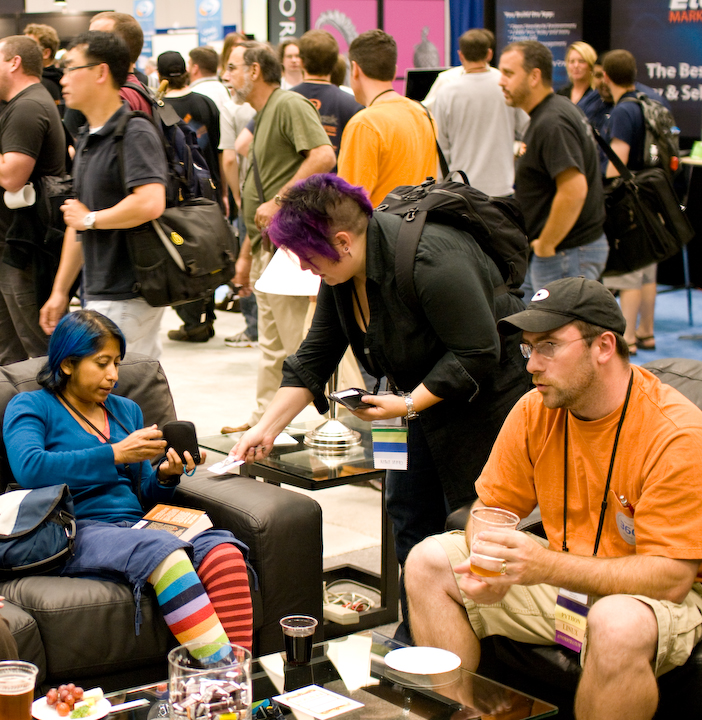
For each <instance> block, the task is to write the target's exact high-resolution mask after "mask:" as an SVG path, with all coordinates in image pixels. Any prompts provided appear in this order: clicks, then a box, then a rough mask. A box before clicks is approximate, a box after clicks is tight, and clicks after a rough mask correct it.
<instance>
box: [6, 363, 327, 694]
mask: <svg viewBox="0 0 702 720" xmlns="http://www.w3.org/2000/svg"><path fill="white" fill-rule="evenodd" d="M42 363H43V360H42V359H40V358H36V359H32V360H27V361H25V362H21V363H16V364H14V365H9V366H5V367H2V368H0V428H1V427H2V424H1V423H2V418H3V417H4V413H5V408H6V407H7V403H8V402H9V401H10V399H11V398H12V397H13V396H14V395H15V394H17V393H19V392H24V391H27V390H35V389H37V388H38V385H37V383H36V379H35V378H36V374H37V371H38V370H39V368H40V367H41V365H42ZM115 392H116V393H118V394H120V395H125V396H127V397H129V398H131V399H133V400H134V401H136V402H137V403H139V405H140V406H141V408H142V411H143V413H144V422H145V424H146V425H150V424H152V423H156V424H158V425H159V427H160V426H162V425H163V424H164V423H165V422H167V421H169V420H173V419H175V416H176V414H175V408H174V406H173V399H172V397H171V393H170V389H169V387H168V381H167V380H166V376H165V375H164V373H163V370H162V368H161V365H160V364H159V363H158V362H157V361H155V360H152V359H150V358H147V357H145V356H143V355H138V354H130V353H127V355H126V357H125V359H124V361H123V363H122V366H121V368H120V377H119V385H118V387H117V389H116V391H115ZM203 402H207V400H206V399H205V398H203ZM12 480H13V478H12V474H11V472H10V468H9V465H8V463H7V458H6V454H5V447H4V444H3V443H2V442H0V488H2V489H3V490H4V489H5V487H6V486H7V484H8V483H9V482H11V481H12ZM174 504H176V505H182V506H184V507H195V508H201V509H203V510H206V511H207V513H208V515H209V516H210V518H211V519H212V522H213V523H214V526H215V527H221V528H226V529H228V530H231V531H232V532H233V533H234V534H235V535H236V536H237V537H238V538H240V539H241V540H242V541H243V542H245V543H246V544H247V545H248V546H249V548H250V561H251V564H252V566H253V568H254V570H255V572H256V575H257V578H258V584H257V588H256V589H253V588H254V584H253V581H252V598H253V606H254V647H253V652H254V656H257V655H264V654H266V653H271V652H275V651H278V650H282V649H283V638H282V633H281V631H280V626H279V624H278V621H279V619H280V618H281V617H283V616H284V615H287V614H291V613H304V614H308V615H313V616H314V617H316V618H318V619H319V620H320V638H318V639H321V625H322V623H321V619H322V518H321V509H320V507H319V505H318V504H317V503H316V502H315V501H314V500H312V499H311V498H309V497H307V496H305V495H301V494H299V493H295V492H291V491H289V490H285V489H282V488H280V487H276V486H274V485H268V484H265V483H262V482H258V481H256V480H254V479H251V478H245V477H239V476H223V477H221V476H214V475H212V474H211V473H208V472H207V471H206V470H205V469H204V468H198V470H197V472H196V473H195V475H194V476H193V477H190V478H188V477H186V476H183V478H182V481H181V484H180V486H179V488H178V491H177V493H176V497H175V499H174ZM250 580H252V578H251V576H250ZM0 595H4V596H5V598H6V601H5V607H4V608H3V609H2V610H0V613H1V614H2V615H4V617H5V618H7V620H8V622H9V624H10V628H11V630H12V633H13V635H14V637H15V639H16V641H17V645H18V647H19V653H20V657H21V658H22V659H23V660H28V661H30V662H33V663H35V664H36V665H37V666H38V667H39V679H38V682H39V683H40V686H41V687H42V688H47V687H50V686H56V685H57V684H60V683H63V682H75V683H77V684H79V685H82V686H83V687H86V688H87V687H95V686H100V687H102V688H103V689H105V690H116V689H119V688H124V687H130V686H135V685H140V684H144V683H147V682H155V681H157V680H161V679H164V678H166V677H167V663H166V655H167V653H168V650H169V649H170V648H171V647H172V646H174V645H175V644H176V641H175V639H174V638H173V636H172V635H171V633H170V631H169V630H168V627H167V626H166V624H165V622H164V620H163V618H162V616H161V613H160V610H159V608H158V604H157V602H156V599H155V596H154V594H153V591H152V589H151V587H150V586H147V587H146V588H145V589H144V594H143V597H142V602H141V610H142V614H143V623H142V626H141V632H140V634H139V635H138V636H136V635H135V624H134V619H135V606H134V599H133V595H132V590H131V587H130V586H127V585H122V584H119V583H113V582H107V581H98V580H88V579H82V578H61V577H50V576H36V577H26V578H20V579H12V580H9V581H4V582H0Z"/></svg>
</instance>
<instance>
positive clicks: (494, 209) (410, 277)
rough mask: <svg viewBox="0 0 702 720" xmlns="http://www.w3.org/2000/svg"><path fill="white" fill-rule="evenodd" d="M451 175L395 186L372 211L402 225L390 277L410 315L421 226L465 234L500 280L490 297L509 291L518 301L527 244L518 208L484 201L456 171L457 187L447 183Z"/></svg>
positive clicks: (500, 201)
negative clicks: (494, 267) (446, 227)
mask: <svg viewBox="0 0 702 720" xmlns="http://www.w3.org/2000/svg"><path fill="white" fill-rule="evenodd" d="M455 174H456V173H451V175H449V177H448V178H447V179H446V180H443V181H442V182H438V183H437V182H436V181H435V180H434V179H433V178H427V180H425V181H424V182H423V183H422V184H421V185H401V186H400V187H396V188H395V189H394V190H393V191H392V192H390V193H388V194H387V195H386V196H385V198H384V199H383V202H382V203H381V204H380V205H379V206H378V207H377V208H376V211H377V212H387V213H392V214H393V215H400V216H401V217H402V218H403V220H404V222H403V223H402V225H401V227H400V233H399V235H398V238H397V246H396V249H395V277H396V281H397V289H398V292H399V293H400V297H401V298H402V300H403V302H404V303H405V304H406V305H407V307H409V308H410V309H411V310H413V311H415V312H417V311H419V310H420V305H419V299H418V298H417V292H416V290H415V287H414V260H415V256H416V254H417V246H418V245H419V240H420V238H421V235H422V230H423V229H424V223H426V222H432V223H440V224H443V225H450V226H451V227H454V228H457V229H458V230H463V231H465V232H467V233H470V235H471V236H472V237H473V238H474V239H475V241H476V242H477V243H478V245H479V246H480V248H481V249H482V250H483V252H485V254H486V255H488V256H489V257H490V258H491V259H492V260H493V261H494V262H495V264H496V265H497V267H498V269H499V271H500V273H501V275H502V279H503V281H504V284H503V285H501V286H499V287H497V288H495V294H496V295H501V294H504V293H508V292H511V293H513V294H515V295H518V296H519V297H521V292H520V290H519V288H520V287H521V285H522V283H523V282H524V275H525V274H526V270H527V263H528V260H529V240H528V238H527V234H526V229H525V227H524V218H523V217H522V213H521V210H520V209H519V205H518V204H517V202H516V201H515V200H513V199H511V198H503V197H488V196H487V195H486V194H485V193H482V192H480V190H477V189H476V188H473V187H471V186H470V185H469V184H468V178H467V177H466V175H465V173H463V172H462V171H458V174H459V175H460V176H461V178H462V179H463V182H456V181H454V180H451V177H453V175H455Z"/></svg>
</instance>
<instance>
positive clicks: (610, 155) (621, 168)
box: [591, 125, 634, 182]
mask: <svg viewBox="0 0 702 720" xmlns="http://www.w3.org/2000/svg"><path fill="white" fill-rule="evenodd" d="M591 127H592V132H593V135H594V136H595V140H597V144H598V145H599V146H600V147H601V148H602V150H603V151H604V154H605V155H606V156H607V159H608V160H609V161H610V162H611V163H612V165H614V167H615V168H616V170H617V172H618V173H619V175H620V177H621V178H622V179H623V180H625V181H627V182H629V181H631V180H633V179H634V175H633V174H632V172H631V170H629V168H628V167H627V166H626V165H625V164H624V163H623V162H622V161H621V158H620V157H619V155H617V153H615V152H614V150H612V146H611V145H610V144H609V143H608V142H607V141H606V140H605V139H604V138H603V137H602V135H600V131H599V130H598V129H597V128H596V127H595V126H594V125H592V126H591Z"/></svg>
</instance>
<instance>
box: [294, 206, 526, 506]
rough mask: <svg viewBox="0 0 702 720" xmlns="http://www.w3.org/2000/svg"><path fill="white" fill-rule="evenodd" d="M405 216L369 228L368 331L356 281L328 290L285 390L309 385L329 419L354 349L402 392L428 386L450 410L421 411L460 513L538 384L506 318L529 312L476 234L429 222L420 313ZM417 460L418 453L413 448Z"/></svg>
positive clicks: (419, 267)
mask: <svg viewBox="0 0 702 720" xmlns="http://www.w3.org/2000/svg"><path fill="white" fill-rule="evenodd" d="M400 222H401V219H400V218H399V217H396V216H393V215H385V214H383V213H376V214H375V215H374V216H373V219H372V220H371V222H370V224H369V226H368V237H367V245H366V276H367V281H366V290H367V294H368V303H369V305H370V322H369V326H368V332H367V334H364V333H363V332H362V331H361V329H360V328H359V326H358V323H357V322H356V319H355V317H354V312H353V294H352V290H351V288H352V283H353V281H352V280H350V281H348V282H346V283H344V284H342V285H338V286H334V287H330V286H328V285H326V284H325V283H322V286H321V288H320V292H319V296H318V299H317V310H316V312H315V316H314V320H313V322H312V327H311V328H310V331H309V333H308V335H307V338H306V339H305V341H304V342H303V343H302V345H301V346H300V349H299V350H298V352H297V353H296V354H295V355H293V356H291V357H289V358H287V359H286V361H285V365H284V368H283V383H282V385H283V386H292V387H307V388H308V389H309V390H310V391H311V392H312V393H313V394H314V396H315V405H316V407H317V409H318V410H319V411H320V412H324V411H325V410H326V408H327V401H326V398H325V397H324V385H325V383H326V382H327V380H328V379H329V377H330V376H331V374H332V372H333V370H334V368H335V367H336V365H337V364H338V362H339V360H340V359H341V357H342V355H343V354H344V352H345V350H346V348H347V347H348V345H349V343H350V344H351V346H352V348H353V351H354V354H355V355H356V357H357V358H358V359H359V362H361V363H362V364H363V366H364V367H365V369H366V370H367V371H368V372H369V373H371V374H372V375H375V376H376V377H379V376H381V375H383V374H384V375H385V376H387V377H388V379H389V380H390V382H391V383H392V384H393V385H394V386H395V387H396V388H397V389H398V390H402V391H405V392H409V391H412V390H413V389H414V388H415V387H416V386H417V385H419V384H420V383H424V384H425V385H426V387H427V389H428V390H429V391H430V392H432V393H433V394H434V395H437V396H438V397H441V398H443V400H442V401H441V402H440V403H437V404H436V405H434V406H432V407H430V408H428V409H426V410H424V411H423V412H422V413H420V417H419V420H417V421H416V422H421V423H422V428H423V430H424V433H425V435H426V438H427V441H428V443H429V446H430V448H431V451H432V456H433V458H434V462H435V464H436V466H437V467H438V468H439V472H440V480H441V482H442V484H443V487H444V491H445V493H446V496H447V498H448V500H449V504H450V506H451V509H456V508H457V507H460V506H461V505H462V504H464V503H465V502H468V501H470V500H471V499H473V498H474V497H475V491H474V487H473V485H474V482H475V480H476V479H477V477H478V475H479V473H480V470H481V469H482V466H483V464H484V462H485V460H486V459H487V456H488V454H489V452H490V448H491V447H492V443H493V442H494V439H495V437H496V436H497V433H498V431H499V429H500V427H501V425H502V422H503V420H504V418H505V417H506V415H507V413H508V412H509V410H510V409H511V407H512V405H513V404H514V403H515V402H516V400H517V399H518V398H519V397H521V395H523V394H524V392H526V390H527V389H528V388H529V386H530V382H529V376H528V374H527V373H526V366H525V361H524V359H523V358H522V356H521V353H520V351H519V346H518V343H519V339H518V337H510V338H507V339H505V340H502V339H501V338H500V336H499V335H498V333H497V329H496V325H495V323H496V319H499V318H502V317H504V316H506V315H509V314H511V313H514V312H519V311H520V310H522V309H523V308H524V305H523V303H522V301H521V300H520V299H519V298H517V297H515V296H513V295H509V294H505V295H500V296H498V297H494V293H493V288H494V287H497V286H499V285H500V284H501V283H502V279H501V277H500V274H499V271H498V270H497V267H496V266H495V264H494V263H493V262H492V260H490V259H489V258H488V257H487V255H485V253H484V252H483V251H482V250H481V249H480V248H479V246H478V245H477V243H476V242H475V241H474V240H473V238H472V237H470V236H469V235H468V234H467V233H463V232H459V231H458V230H455V229H453V228H450V227H447V226H444V225H434V224H428V225H426V227H425V229H424V232H423V233H422V239H421V241H420V243H419V247H418V250H417V256H416V261H415V270H414V273H415V287H416V289H417V294H418V297H419V300H420V302H421V305H422V310H423V312H422V313H421V314H420V315H414V314H413V313H412V312H410V310H409V309H408V308H407V307H406V305H405V304H404V303H403V301H402V300H401V298H400V295H399V294H398V291H397V286H396V283H395V242H396V238H397V233H398V229H399V225H400ZM410 455H411V448H410Z"/></svg>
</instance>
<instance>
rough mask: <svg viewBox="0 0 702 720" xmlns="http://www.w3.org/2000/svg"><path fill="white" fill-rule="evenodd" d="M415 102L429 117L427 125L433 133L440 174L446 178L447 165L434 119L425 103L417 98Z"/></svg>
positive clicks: (447, 174) (447, 172) (447, 173)
mask: <svg viewBox="0 0 702 720" xmlns="http://www.w3.org/2000/svg"><path fill="white" fill-rule="evenodd" d="M415 102H416V103H417V104H418V105H420V106H421V108H422V110H424V112H425V113H426V116H427V118H428V119H429V125H431V132H432V134H433V135H434V142H435V143H436V154H437V155H438V156H439V167H440V168H441V174H442V175H443V177H444V178H447V177H448V176H449V166H448V163H447V162H446V157H445V156H444V153H443V150H442V149H441V145H439V139H438V138H437V137H436V128H435V127H434V120H433V118H432V116H431V113H430V112H429V108H428V107H427V106H426V105H423V104H422V103H420V102H419V100H415Z"/></svg>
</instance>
